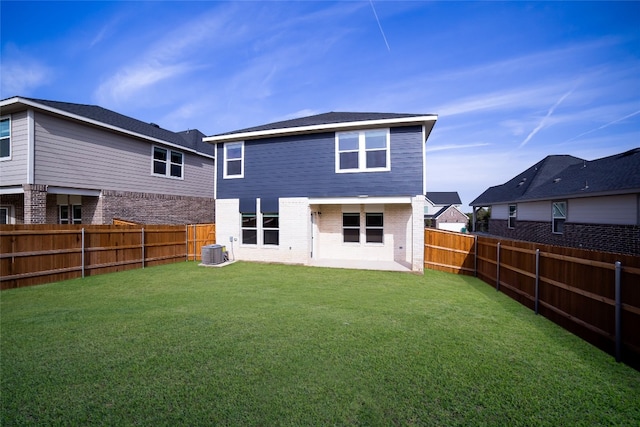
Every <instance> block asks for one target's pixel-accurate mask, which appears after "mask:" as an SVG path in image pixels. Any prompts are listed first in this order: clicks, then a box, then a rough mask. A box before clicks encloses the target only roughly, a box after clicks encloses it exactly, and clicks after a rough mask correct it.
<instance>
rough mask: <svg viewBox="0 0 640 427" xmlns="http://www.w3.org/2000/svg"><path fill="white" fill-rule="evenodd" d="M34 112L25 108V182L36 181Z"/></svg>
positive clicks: (31, 182) (32, 182)
mask: <svg viewBox="0 0 640 427" xmlns="http://www.w3.org/2000/svg"><path fill="white" fill-rule="evenodd" d="M34 116H35V114H34V112H33V110H32V109H31V108H30V109H28V110H27V145H28V147H27V184H34V183H35V182H36V121H35V118H34Z"/></svg>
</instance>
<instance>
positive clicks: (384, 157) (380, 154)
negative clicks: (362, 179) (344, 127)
mask: <svg viewBox="0 0 640 427" xmlns="http://www.w3.org/2000/svg"><path fill="white" fill-rule="evenodd" d="M389 145H390V144H389V129H378V130H363V131H358V132H338V133H336V172H338V173H348V172H378V171H389V170H391V164H390V163H391V154H390V149H389Z"/></svg>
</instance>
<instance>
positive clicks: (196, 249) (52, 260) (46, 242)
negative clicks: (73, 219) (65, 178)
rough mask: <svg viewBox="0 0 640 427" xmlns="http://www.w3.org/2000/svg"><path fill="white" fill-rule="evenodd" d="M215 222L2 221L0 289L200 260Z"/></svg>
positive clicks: (0, 227) (209, 240)
mask: <svg viewBox="0 0 640 427" xmlns="http://www.w3.org/2000/svg"><path fill="white" fill-rule="evenodd" d="M210 243H215V225H213V224H196V225H187V226H184V225H146V226H145V225H87V226H81V225H2V226H0V272H1V274H0V288H1V289H10V288H16V287H22V286H31V285H39V284H44V283H50V282H55V281H59V280H67V279H73V278H77V277H85V276H90V275H96V274H103V273H110V272H115V271H123V270H129V269H133V268H144V267H145V266H153V265H159V264H166V263H172V262H178V261H185V260H188V259H194V260H196V259H199V258H200V251H201V248H202V246H203V245H205V244H210Z"/></svg>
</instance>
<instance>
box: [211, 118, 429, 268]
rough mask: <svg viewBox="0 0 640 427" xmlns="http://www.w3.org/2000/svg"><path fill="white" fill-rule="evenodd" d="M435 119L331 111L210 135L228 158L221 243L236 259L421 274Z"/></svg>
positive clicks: (220, 183) (220, 179)
mask: <svg viewBox="0 0 640 427" xmlns="http://www.w3.org/2000/svg"><path fill="white" fill-rule="evenodd" d="M436 119H437V116H436V115H416V114H385V113H340V112H331V113H325V114H319V115H315V116H310V117H303V118H299V119H293V120H287V121H283V122H277V123H271V124H267V125H264V126H257V127H253V128H248V129H242V130H238V131H235V132H230V133H225V134H221V135H215V136H211V137H207V138H205V139H204V140H205V141H206V142H210V143H214V144H216V150H217V156H218V158H219V159H220V160H221V161H220V162H218V164H217V170H216V174H217V179H216V195H215V197H216V213H217V220H216V239H217V241H218V242H229V243H230V244H231V247H230V248H227V249H228V250H229V249H230V250H232V251H233V253H232V255H234V256H235V258H236V259H243V260H253V261H267V262H285V263H298V264H305V265H322V264H323V263H327V264H331V263H332V262H334V263H335V264H334V265H338V264H339V263H341V262H342V263H349V265H350V266H351V267H354V268H357V267H358V265H362V264H358V262H357V261H361V262H365V261H368V262H371V263H376V265H377V266H379V267H383V266H385V265H387V266H389V265H395V266H402V267H403V268H404V269H410V270H413V271H422V270H423V252H424V225H423V210H424V194H425V143H426V140H427V138H428V136H429V133H430V132H431V129H432V128H433V126H434V124H435V122H436ZM230 241H231V242H230Z"/></svg>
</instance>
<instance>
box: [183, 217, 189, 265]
mask: <svg viewBox="0 0 640 427" xmlns="http://www.w3.org/2000/svg"><path fill="white" fill-rule="evenodd" d="M184 241H185V243H186V246H187V253H186V254H185V257H184V261H185V262H187V261H189V224H186V225H185V226H184Z"/></svg>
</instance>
